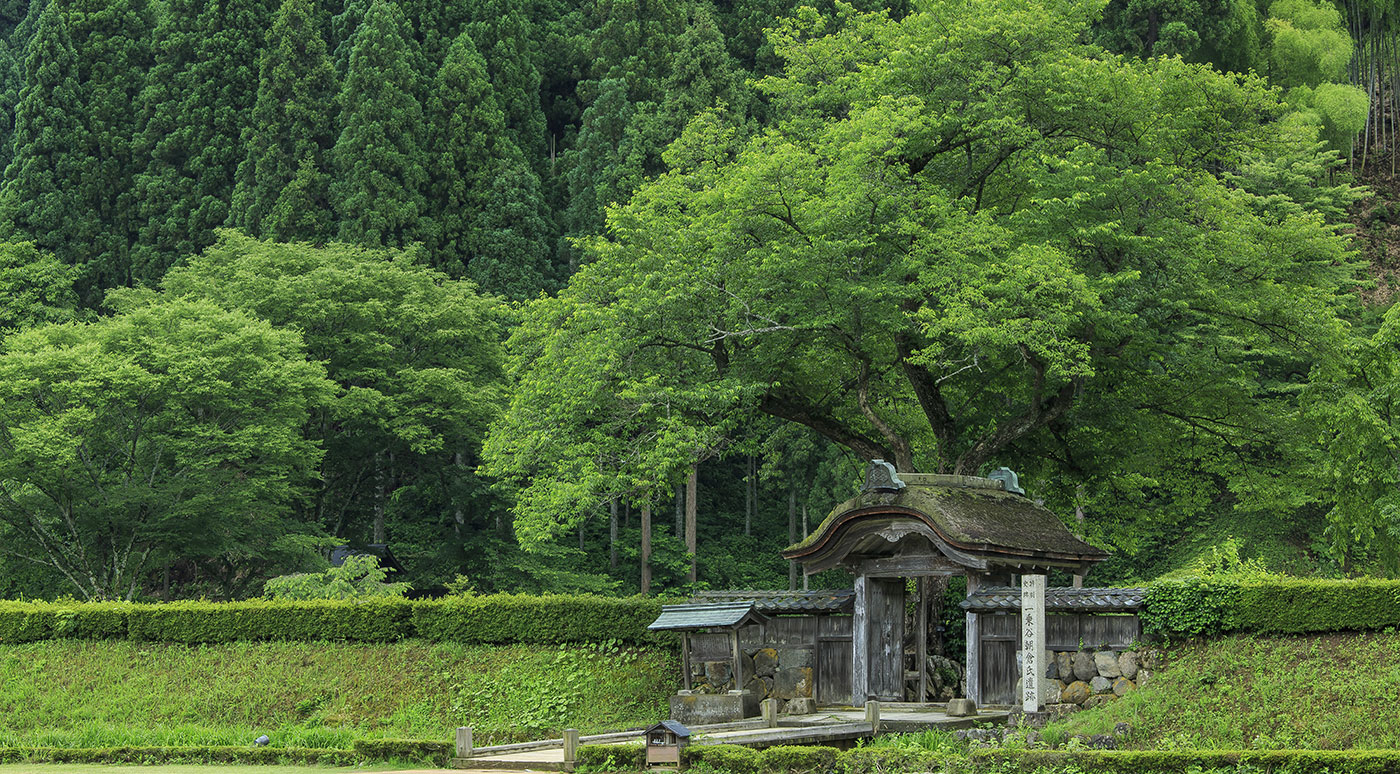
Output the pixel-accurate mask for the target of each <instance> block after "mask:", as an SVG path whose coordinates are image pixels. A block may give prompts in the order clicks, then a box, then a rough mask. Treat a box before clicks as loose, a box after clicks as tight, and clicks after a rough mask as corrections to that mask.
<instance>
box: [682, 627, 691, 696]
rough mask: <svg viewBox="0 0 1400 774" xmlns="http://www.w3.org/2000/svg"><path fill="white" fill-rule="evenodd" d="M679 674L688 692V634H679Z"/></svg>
mask: <svg viewBox="0 0 1400 774" xmlns="http://www.w3.org/2000/svg"><path fill="white" fill-rule="evenodd" d="M681 672H682V673H683V674H684V680H683V681H682V682H683V683H684V685H685V689H686V690H687V691H688V690H690V634H689V633H688V632H681Z"/></svg>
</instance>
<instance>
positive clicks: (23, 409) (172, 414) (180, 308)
mask: <svg viewBox="0 0 1400 774" xmlns="http://www.w3.org/2000/svg"><path fill="white" fill-rule="evenodd" d="M330 387H331V385H330V384H329V383H328V382H327V381H326V379H325V372H324V370H323V369H322V368H321V367H320V366H319V365H317V364H313V363H308V362H306V359H305V355H304V354H303V350H302V342H301V338H300V336H298V335H297V334H296V333H295V332H292V331H286V330H275V329H273V328H272V326H270V325H268V324H267V323H265V322H262V321H259V320H255V319H253V318H251V317H249V316H248V315H246V314H242V313H238V312H226V311H223V310H220V309H218V308H217V307H215V306H214V305H212V304H210V303H208V302H200V301H172V302H169V303H160V304H152V305H149V306H146V307H143V308H139V309H134V310H131V311H129V312H126V313H123V314H119V315H116V316H113V317H106V318H102V319H100V320H98V321H96V322H93V323H89V324H67V325H49V326H45V327H40V328H34V329H31V330H27V331H24V332H21V333H18V334H16V335H14V336H11V337H10V338H9V339H8V340H7V342H6V348H5V352H4V353H3V355H0V520H3V521H5V523H6V524H7V525H8V526H9V527H10V528H11V530H12V531H11V533H10V534H11V536H12V537H13V539H12V540H10V541H7V542H6V545H5V546H4V548H3V550H4V551H5V552H6V553H8V554H11V555H14V556H19V557H23V558H25V559H27V560H29V561H32V562H35V563H38V564H41V565H46V566H49V567H52V568H53V569H55V570H57V571H58V572H61V573H62V574H63V575H64V576H65V577H66V578H67V579H68V581H69V582H70V583H71V584H72V591H75V592H77V593H80V594H82V595H83V596H84V597H86V598H88V599H128V600H129V599H132V598H133V597H134V596H135V594H136V592H137V590H138V588H139V586H140V582H141V580H142V578H143V576H144V574H145V572H146V571H147V570H149V569H150V568H152V567H155V566H159V565H160V563H161V562H163V561H168V560H169V559H170V558H171V557H172V556H175V555H182V556H186V557H191V558H207V557H218V556H222V555H225V554H227V553H230V552H236V551H239V550H241V549H242V548H243V547H244V546H247V545H251V544H256V543H257V542H258V541H260V540H264V539H268V538H269V537H276V536H279V535H281V534H283V532H284V531H285V526H284V523H283V521H282V519H281V518H280V517H281V516H282V515H283V514H285V512H286V510H287V509H288V506H289V505H290V503H291V501H292V500H293V499H295V498H296V496H297V494H298V485H299V484H300V483H301V481H302V480H303V478H304V477H305V476H307V475H308V474H310V473H311V472H312V471H313V470H314V466H315V465H316V463H317V461H318V460H319V457H320V451H319V449H317V448H316V446H315V445H314V444H313V443H310V442H308V441H307V440H306V439H304V438H303V437H302V435H301V428H302V426H303V425H304V424H305V422H306V420H307V417H308V416H309V411H310V409H311V407H313V406H315V405H319V404H320V403H321V402H322V401H324V400H325V399H327V397H328V396H329V390H330Z"/></svg>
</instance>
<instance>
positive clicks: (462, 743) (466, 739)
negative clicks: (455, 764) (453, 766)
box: [456, 726, 472, 758]
mask: <svg viewBox="0 0 1400 774" xmlns="http://www.w3.org/2000/svg"><path fill="white" fill-rule="evenodd" d="M456 748H457V757H458V758H470V757H472V727H471V726H461V727H459V728H458V729H457V739H456Z"/></svg>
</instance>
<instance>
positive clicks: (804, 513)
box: [802, 502, 808, 591]
mask: <svg viewBox="0 0 1400 774" xmlns="http://www.w3.org/2000/svg"><path fill="white" fill-rule="evenodd" d="M802 538H803V539H804V540H805V539H807V503H805V502H804V503H802ZM807 578H808V576H807V568H806V567H803V568H802V590H803V591H806V590H807Z"/></svg>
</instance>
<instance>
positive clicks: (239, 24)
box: [132, 0, 273, 283]
mask: <svg viewBox="0 0 1400 774" xmlns="http://www.w3.org/2000/svg"><path fill="white" fill-rule="evenodd" d="M270 5H271V4H270V3H269V2H267V0H226V1H225V2H218V3H205V2H198V1H197V0H176V1H175V2H172V3H170V4H169V6H168V8H167V11H166V12H165V13H164V14H161V16H160V23H159V28H158V29H157V30H156V34H155V47H156V52H155V65H154V66H153V67H152V68H151V74H150V77H149V78H148V79H147V82H146V86H145V88H144V89H143V90H142V92H141V95H140V100H139V110H140V114H141V122H142V124H141V127H140V134H139V136H138V138H137V143H136V148H137V152H138V153H139V154H141V155H143V156H147V157H149V161H148V162H147V164H146V166H145V169H144V170H142V171H141V173H140V174H139V176H138V177H137V179H136V183H135V186H136V193H135V198H136V202H135V204H134V205H133V206H134V208H135V210H136V212H137V214H138V218H137V221H138V222H139V223H140V224H141V225H140V226H139V231H140V236H139V240H138V243H137V244H136V245H135V246H134V247H133V253H132V273H133V275H134V276H135V277H136V278H137V279H139V280H141V281H144V282H147V283H153V282H156V281H158V280H159V279H160V277H161V276H162V275H163V274H164V273H165V271H166V269H168V268H169V267H170V266H172V265H174V264H175V263H176V262H177V261H180V260H182V259H184V258H185V257H186V256H190V255H194V254H195V253H198V252H199V251H200V250H202V249H204V248H205V247H207V246H208V245H210V244H212V243H213V242H214V229H216V228H218V227H220V226H222V225H223V224H224V222H225V221H226V220H227V219H228V217H229V202H230V200H231V198H232V195H233V181H234V176H235V173H236V172H237V168H238V164H239V162H240V161H242V159H243V156H244V148H243V145H242V142H241V139H240V135H241V133H242V131H243V128H244V127H245V126H247V125H248V124H249V122H250V120H251V113H252V108H253V102H254V100H255V99H256V97H257V90H258V71H257V62H258V55H259V51H260V49H261V48H262V44H263V34H262V31H263V30H264V29H265V28H266V27H267V26H269V24H270V17H271V12H272V10H273V9H272V8H270V7H269V6H270Z"/></svg>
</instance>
